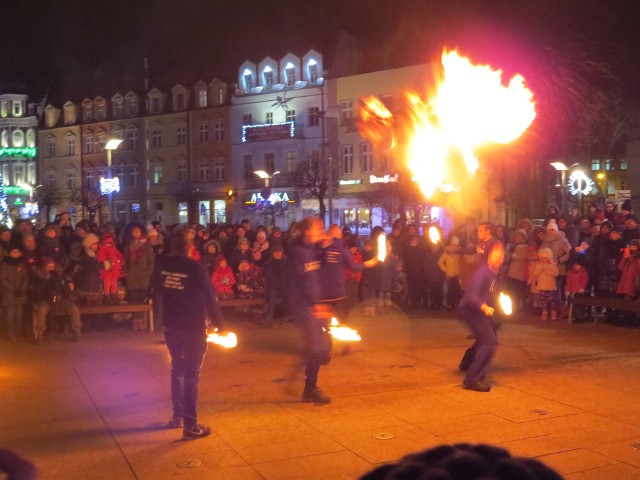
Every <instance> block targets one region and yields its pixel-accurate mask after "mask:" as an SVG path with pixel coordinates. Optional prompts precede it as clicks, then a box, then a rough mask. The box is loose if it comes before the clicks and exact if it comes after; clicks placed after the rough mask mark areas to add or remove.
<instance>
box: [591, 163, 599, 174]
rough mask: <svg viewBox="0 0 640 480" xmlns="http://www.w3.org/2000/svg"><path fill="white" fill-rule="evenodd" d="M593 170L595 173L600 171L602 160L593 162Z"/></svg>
mask: <svg viewBox="0 0 640 480" xmlns="http://www.w3.org/2000/svg"><path fill="white" fill-rule="evenodd" d="M591 170H592V171H594V172H596V171H598V170H600V160H591Z"/></svg>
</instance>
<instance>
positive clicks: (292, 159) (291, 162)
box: [285, 150, 298, 173]
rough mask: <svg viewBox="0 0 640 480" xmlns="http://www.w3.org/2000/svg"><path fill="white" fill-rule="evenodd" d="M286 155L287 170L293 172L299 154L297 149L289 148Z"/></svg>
mask: <svg viewBox="0 0 640 480" xmlns="http://www.w3.org/2000/svg"><path fill="white" fill-rule="evenodd" d="M285 155H286V162H287V172H289V173H291V172H294V171H295V170H296V166H297V165H296V164H297V160H298V155H297V152H296V151H295V150H288V151H287V153H286V154H285Z"/></svg>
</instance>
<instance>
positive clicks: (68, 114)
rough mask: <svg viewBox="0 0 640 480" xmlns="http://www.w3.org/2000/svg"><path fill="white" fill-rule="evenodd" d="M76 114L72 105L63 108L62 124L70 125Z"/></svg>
mask: <svg viewBox="0 0 640 480" xmlns="http://www.w3.org/2000/svg"><path fill="white" fill-rule="evenodd" d="M75 119H76V116H75V112H74V109H73V107H72V106H70V107H65V108H64V124H65V125H71V124H72V123H74V122H75Z"/></svg>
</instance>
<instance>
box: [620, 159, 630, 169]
mask: <svg viewBox="0 0 640 480" xmlns="http://www.w3.org/2000/svg"><path fill="white" fill-rule="evenodd" d="M628 168H629V164H628V163H627V159H626V158H621V159H620V170H627V169H628Z"/></svg>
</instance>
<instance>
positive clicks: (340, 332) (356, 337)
mask: <svg viewBox="0 0 640 480" xmlns="http://www.w3.org/2000/svg"><path fill="white" fill-rule="evenodd" d="M329 333H330V334H331V336H332V337H333V338H335V339H336V340H341V341H343V342H359V341H360V340H362V337H361V336H360V334H359V333H358V331H357V330H354V329H353V328H349V327H345V326H344V325H340V323H338V319H337V318H336V317H333V318H332V319H331V325H330V326H329Z"/></svg>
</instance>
